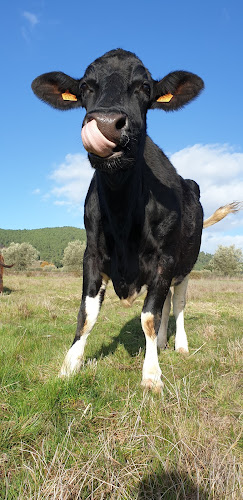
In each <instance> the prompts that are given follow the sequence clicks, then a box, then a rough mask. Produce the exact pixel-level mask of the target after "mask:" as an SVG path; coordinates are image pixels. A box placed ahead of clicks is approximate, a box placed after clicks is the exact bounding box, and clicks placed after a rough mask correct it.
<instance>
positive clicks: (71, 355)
mask: <svg viewBox="0 0 243 500" xmlns="http://www.w3.org/2000/svg"><path fill="white" fill-rule="evenodd" d="M88 335H89V334H88V333H84V334H83V335H82V337H81V338H80V339H79V340H77V342H75V344H73V345H72V347H70V349H69V351H68V353H67V354H66V357H65V359H64V362H63V365H62V367H61V370H60V373H59V377H70V376H71V375H74V374H75V373H77V372H79V370H80V368H81V366H82V363H83V353H84V347H85V344H86V340H87V338H88Z"/></svg>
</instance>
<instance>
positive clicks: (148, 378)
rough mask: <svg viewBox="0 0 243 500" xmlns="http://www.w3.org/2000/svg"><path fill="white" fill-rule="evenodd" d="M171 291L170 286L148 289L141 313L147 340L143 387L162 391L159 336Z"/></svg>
mask: <svg viewBox="0 0 243 500" xmlns="http://www.w3.org/2000/svg"><path fill="white" fill-rule="evenodd" d="M168 292H169V283H168V286H167V287H165V288H163V290H161V289H158V290H156V291H155V290H153V292H152V293H151V292H150V291H148V294H147V297H146V299H145V302H144V307H143V311H142V314H141V324H142V328H143V331H144V335H145V340H146V350H145V359H144V364H143V376H142V387H144V388H145V389H152V390H153V391H154V392H161V389H162V387H163V383H162V380H161V369H160V366H159V361H158V350H157V338H158V332H159V328H160V324H161V318H162V309H163V305H164V302H165V299H166V297H167V294H168Z"/></svg>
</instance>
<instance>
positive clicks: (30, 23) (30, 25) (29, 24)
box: [21, 11, 40, 43]
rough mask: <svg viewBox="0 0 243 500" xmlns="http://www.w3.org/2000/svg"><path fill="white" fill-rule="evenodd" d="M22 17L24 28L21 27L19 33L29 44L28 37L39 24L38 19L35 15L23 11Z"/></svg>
mask: <svg viewBox="0 0 243 500" xmlns="http://www.w3.org/2000/svg"><path fill="white" fill-rule="evenodd" d="M22 17H24V18H25V21H26V23H25V26H21V33H22V36H23V38H24V39H25V41H26V42H27V43H29V42H30V39H31V37H30V35H31V34H32V32H33V30H34V28H35V26H36V25H37V24H39V22H40V21H39V18H38V16H37V15H36V14H33V13H32V12H28V11H24V12H22Z"/></svg>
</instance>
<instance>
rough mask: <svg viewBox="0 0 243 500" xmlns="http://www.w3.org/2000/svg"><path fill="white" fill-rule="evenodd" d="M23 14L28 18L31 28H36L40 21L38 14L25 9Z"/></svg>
mask: <svg viewBox="0 0 243 500" xmlns="http://www.w3.org/2000/svg"><path fill="white" fill-rule="evenodd" d="M22 15H23V17H24V18H25V19H27V21H28V22H29V25H30V27H31V28H34V27H35V25H36V24H38V23H39V22H40V21H39V19H38V17H37V16H36V14H33V13H32V12H27V11H25V12H23V14H22Z"/></svg>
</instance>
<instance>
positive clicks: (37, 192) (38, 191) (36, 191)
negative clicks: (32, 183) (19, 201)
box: [32, 188, 41, 194]
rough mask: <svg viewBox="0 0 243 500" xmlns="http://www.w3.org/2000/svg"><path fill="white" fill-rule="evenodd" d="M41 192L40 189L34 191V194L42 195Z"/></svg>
mask: <svg viewBox="0 0 243 500" xmlns="http://www.w3.org/2000/svg"><path fill="white" fill-rule="evenodd" d="M40 192H41V190H40V189H39V188H37V189H34V190H33V191H32V194H40Z"/></svg>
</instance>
